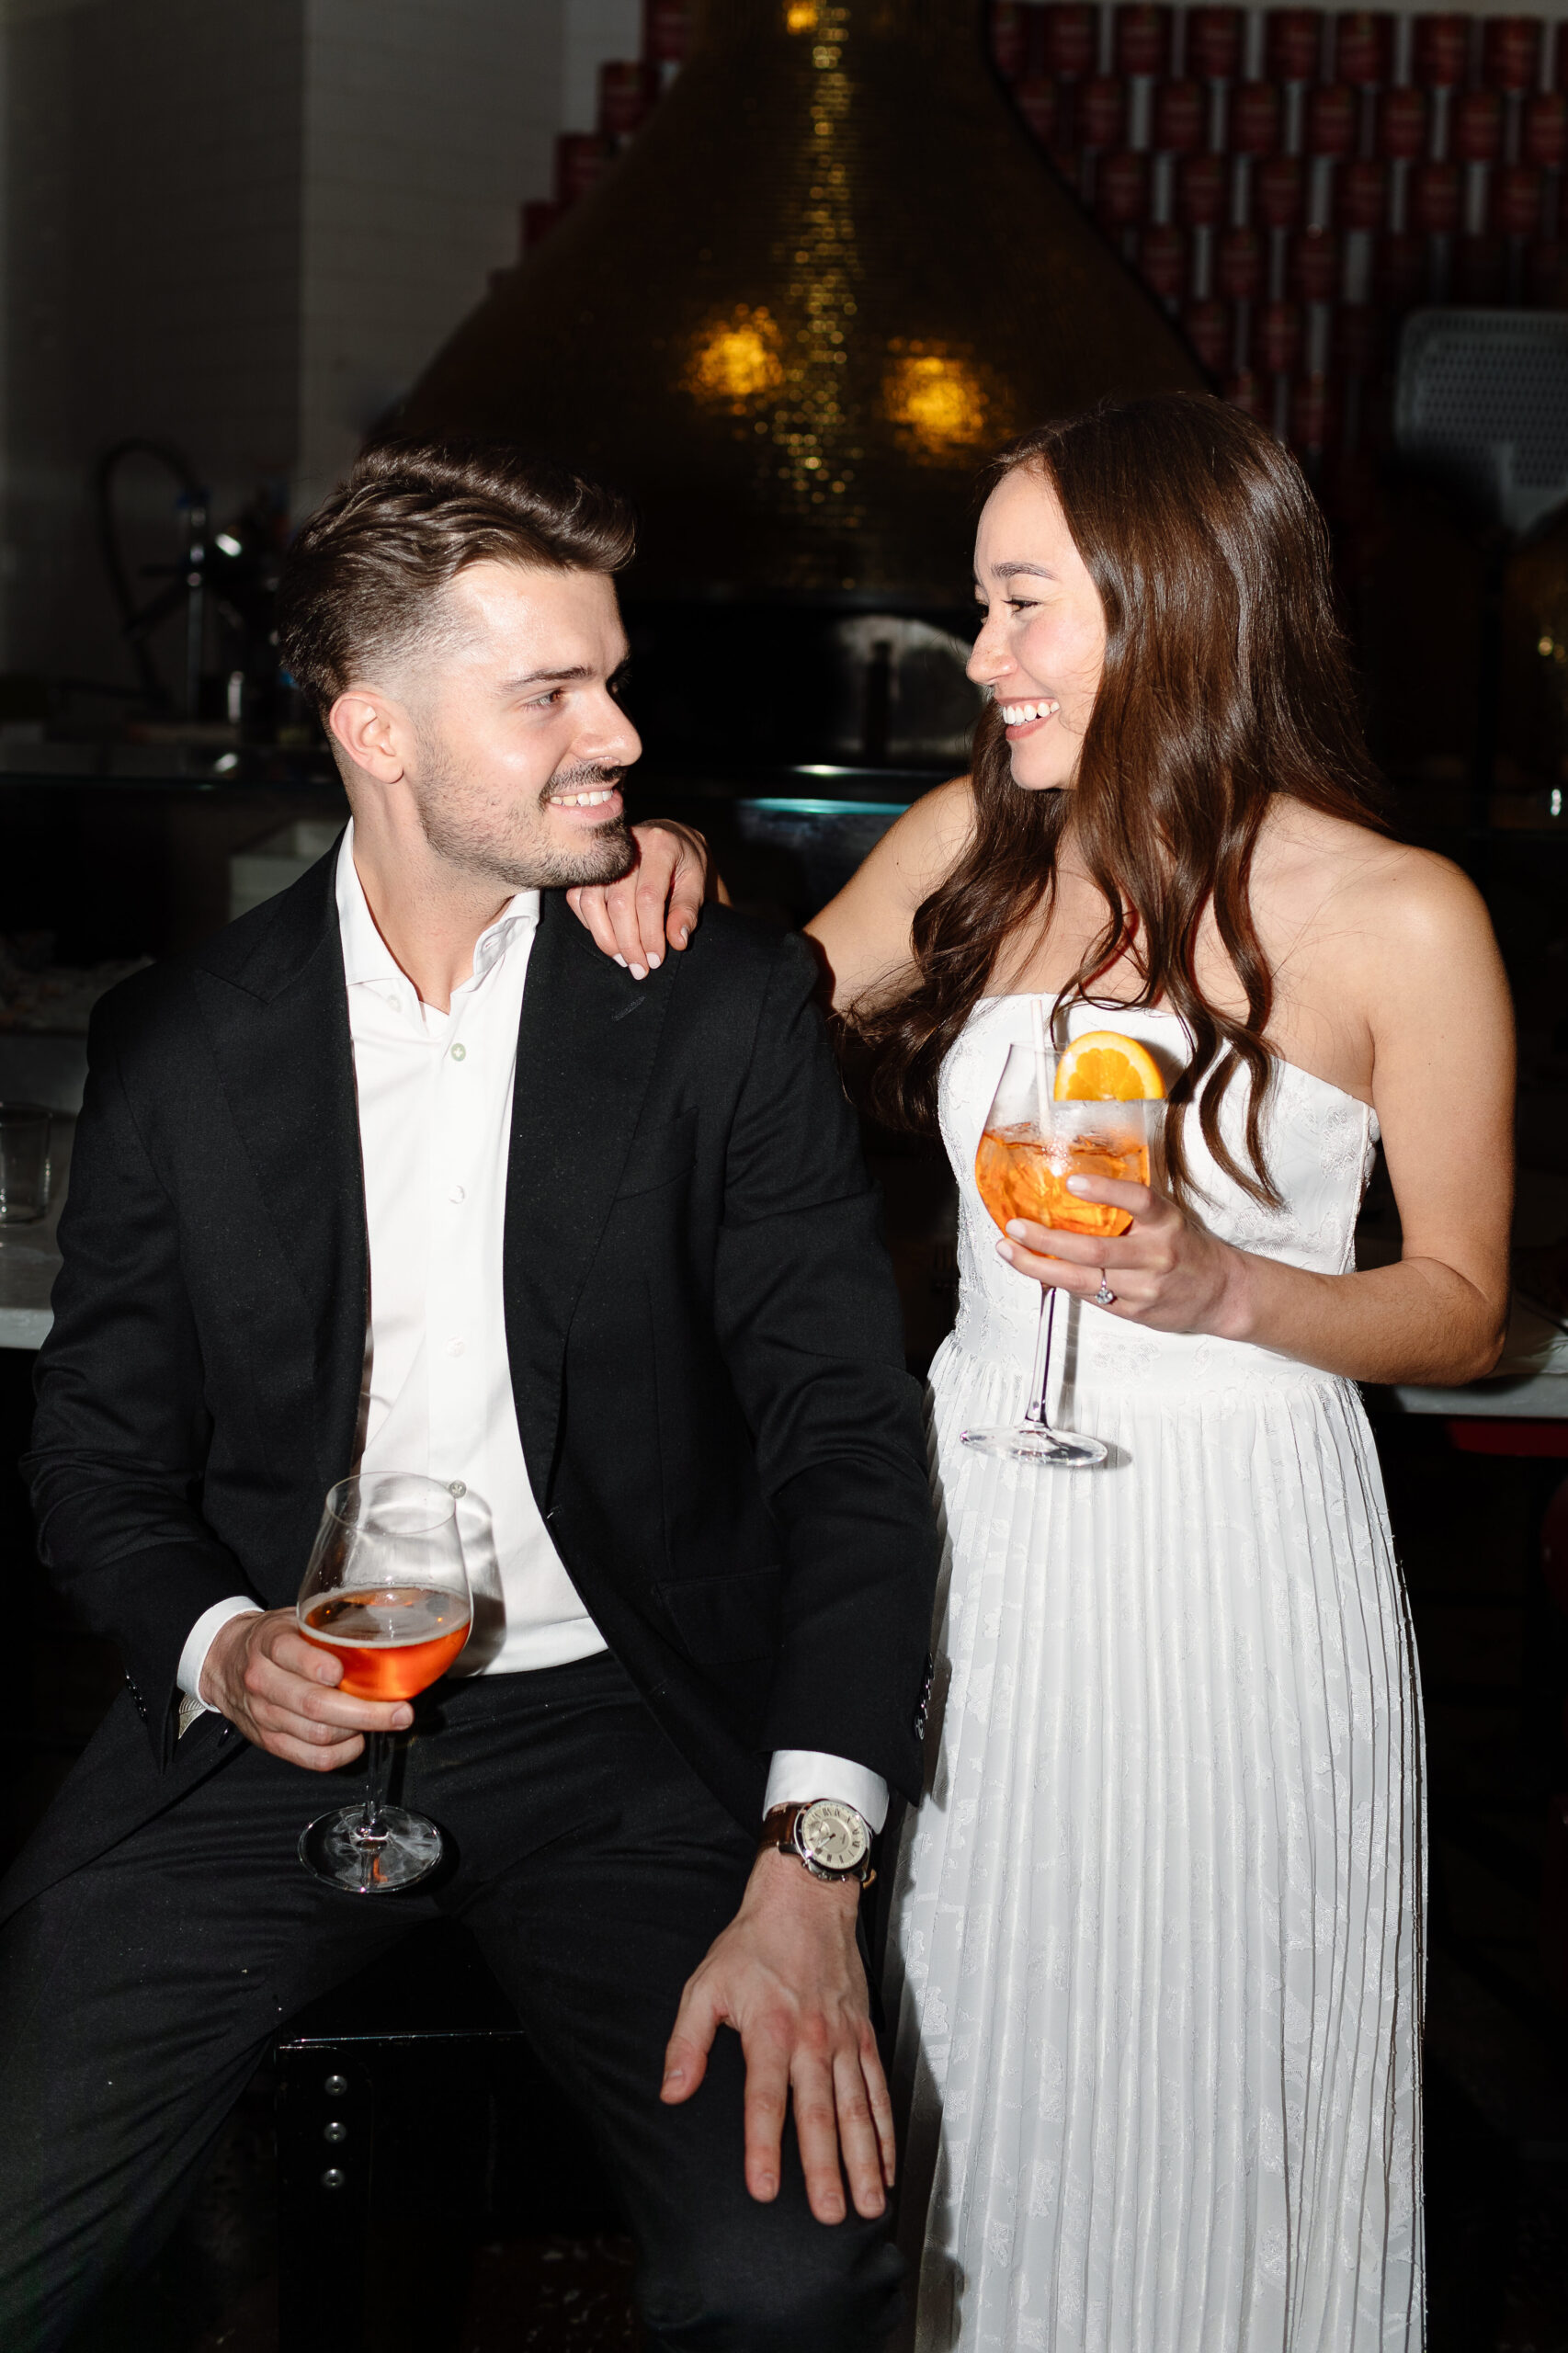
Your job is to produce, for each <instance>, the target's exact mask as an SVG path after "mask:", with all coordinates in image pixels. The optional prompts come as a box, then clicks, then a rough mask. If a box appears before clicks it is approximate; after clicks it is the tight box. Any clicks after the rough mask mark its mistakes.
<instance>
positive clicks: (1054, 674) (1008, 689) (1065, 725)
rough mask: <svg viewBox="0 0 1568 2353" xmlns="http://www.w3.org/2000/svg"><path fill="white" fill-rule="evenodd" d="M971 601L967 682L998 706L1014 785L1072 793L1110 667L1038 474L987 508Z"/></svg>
mask: <svg viewBox="0 0 1568 2353" xmlns="http://www.w3.org/2000/svg"><path fill="white" fill-rule="evenodd" d="M974 593H975V595H976V597H978V598H979V600H980V603H981V606H982V608H983V610H984V614H985V620H984V622H983V625H982V628H981V631H980V635H979V637H978V638H977V639H976V640H975V646H974V652H973V654H971V656H970V663H969V675H970V676H971V678H972V679H973V680H974V682H975V684H976V685H977V686H982V687H986V688H989V689H990V692H991V698H992V700H993V701H994V702H996V703H999V704H1000V705H1001V709H1002V714H1003V717H1004V718H1005V720H1006V722H1007V741H1008V743H1009V745H1011V746H1012V754H1013V781H1014V782H1015V784H1020V785H1022V786H1023V788H1024V790H1025V791H1027V792H1051V791H1055V790H1059V789H1060V788H1061V787H1062V786H1063V785H1071V784H1074V783H1075V782H1076V780H1077V774H1078V755H1079V753H1080V752H1081V751H1082V749H1083V745H1084V731H1085V728H1086V727H1087V725H1088V723H1089V713H1090V712H1091V711H1092V710H1093V709H1094V707H1095V697H1096V694H1097V692H1098V691H1099V683H1100V672H1101V669H1102V668H1103V666H1104V664H1105V643H1106V631H1105V614H1104V612H1103V610H1102V609H1101V606H1100V600H1099V593H1098V591H1097V590H1096V586H1095V584H1094V582H1093V581H1092V580H1091V579H1090V577H1089V574H1088V571H1087V568H1086V567H1085V563H1084V559H1083V557H1082V556H1081V555H1080V554H1079V553H1078V551H1077V549H1076V548H1075V547H1074V544H1073V536H1072V533H1071V532H1070V531H1069V530H1068V529H1067V522H1066V518H1065V517H1064V516H1063V514H1062V508H1061V506H1059V504H1058V503H1057V497H1056V493H1055V492H1054V491H1053V490H1052V489H1051V486H1050V484H1049V483H1047V482H1046V480H1045V478H1044V476H1043V475H1041V474H1040V473H1039V472H1036V471H1035V470H1034V468H1032V467H1029V466H1018V467H1016V468H1015V469H1014V471H1013V472H1011V473H1010V474H1008V475H1007V476H1006V478H1005V480H1003V481H1002V482H1000V483H997V485H996V488H995V489H994V491H993V492H992V494H991V495H990V497H989V498H988V499H987V500H986V502H985V506H984V510H983V513H982V515H981V517H980V533H979V537H978V538H977V540H975V547H974Z"/></svg>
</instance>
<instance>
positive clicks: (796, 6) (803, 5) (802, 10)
mask: <svg viewBox="0 0 1568 2353" xmlns="http://www.w3.org/2000/svg"><path fill="white" fill-rule="evenodd" d="M816 28H817V9H816V0H789V5H788V6H787V7H786V8H785V11H784V29H785V31H786V32H787V33H814V32H815V30H816Z"/></svg>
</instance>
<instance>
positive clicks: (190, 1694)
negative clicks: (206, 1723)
mask: <svg viewBox="0 0 1568 2353" xmlns="http://www.w3.org/2000/svg"><path fill="white" fill-rule="evenodd" d="M249 1616H255V1617H257V1618H259V1617H260V1616H261V1606H260V1604H259V1603H258V1602H255V1601H253V1600H252V1599H251V1597H250V1596H249V1594H248V1593H236V1594H234V1595H233V1596H232V1597H231V1598H230V1599H229V1600H227V1601H215V1602H214V1603H213V1604H212V1607H211V1608H210V1609H204V1610H203V1611H202V1613H201V1615H200V1617H199V1619H198V1620H197V1621H196V1623H195V1625H194V1626H193V1627H192V1628H191V1630H190V1631H189V1633H188V1634H187V1636H186V1638H185V1648H184V1650H183V1651H181V1653H180V1654H179V1665H178V1666H177V1667H176V1669H175V1681H176V1683H177V1684H178V1685H179V1688H180V1689H181V1690H182V1691H183V1692H184V1693H185V1696H186V1699H187V1700H188V1701H190V1702H191V1703H192V1706H191V1709H190V1712H191V1713H193V1714H194V1713H195V1712H196V1711H197V1710H199V1711H201V1713H202V1714H204V1715H210V1714H211V1713H212V1710H211V1709H210V1708H209V1707H208V1705H207V1702H206V1700H205V1699H203V1698H202V1696H201V1670H202V1668H203V1667H204V1666H205V1665H206V1664H207V1654H208V1652H209V1651H210V1649H211V1647H212V1637H213V1635H214V1634H215V1633H216V1632H217V1631H218V1629H219V1627H220V1626H226V1625H227V1624H228V1622H229V1620H230V1619H231V1618H244V1617H249ZM186 1714H187V1710H186V1709H185V1708H183V1707H182V1708H181V1710H180V1715H181V1717H182V1719H183V1718H184V1717H185V1716H186ZM184 1729H185V1724H184V1722H182V1723H181V1725H180V1730H181V1731H182V1732H183V1731H184Z"/></svg>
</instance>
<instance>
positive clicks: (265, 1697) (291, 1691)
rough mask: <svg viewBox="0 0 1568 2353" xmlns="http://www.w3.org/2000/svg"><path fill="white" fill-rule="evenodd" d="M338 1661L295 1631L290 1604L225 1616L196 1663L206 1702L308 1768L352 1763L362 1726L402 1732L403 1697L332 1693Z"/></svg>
mask: <svg viewBox="0 0 1568 2353" xmlns="http://www.w3.org/2000/svg"><path fill="white" fill-rule="evenodd" d="M342 1679H343V1662H342V1660H341V1659H339V1658H336V1657H335V1656H334V1654H333V1653H332V1652H331V1651H329V1650H324V1648H323V1647H322V1645H321V1644H320V1643H312V1642H310V1641H308V1640H307V1639H306V1637H305V1636H304V1635H303V1634H301V1631H300V1628H299V1622H298V1620H296V1618H295V1616H294V1613H293V1611H292V1610H291V1609H268V1610H265V1611H260V1612H256V1613H253V1614H252V1615H250V1616H248V1617H244V1618H231V1619H230V1620H229V1621H228V1623H227V1624H226V1625H223V1626H220V1627H219V1629H218V1631H217V1632H216V1633H215V1634H214V1635H213V1637H212V1646H211V1648H210V1650H209V1652H208V1654H207V1657H206V1660H205V1662H204V1664H203V1665H202V1669H201V1697H202V1699H205V1701H206V1702H207V1705H208V1706H209V1707H210V1708H216V1709H217V1710H218V1711H219V1712H220V1714H222V1715H225V1716H227V1717H228V1719H229V1722H231V1723H232V1724H233V1725H235V1726H236V1727H237V1728H238V1730H239V1731H241V1732H243V1733H244V1736H245V1738H246V1739H247V1740H249V1741H254V1742H255V1744H256V1747H257V1748H265V1749H267V1751H268V1753H269V1754H270V1755H271V1756H281V1757H283V1758H284V1759H285V1760H286V1761H287V1762H288V1763H289V1764H290V1765H302V1766H304V1768H306V1770H307V1772H312V1773H331V1772H335V1770H336V1768H337V1767H338V1766H339V1765H352V1764H353V1762H354V1759H355V1758H356V1757H357V1756H358V1755H359V1754H360V1752H361V1751H362V1749H363V1748H364V1745H365V1741H364V1734H365V1733H368V1732H403V1731H405V1730H406V1728H407V1727H408V1725H410V1724H411V1723H412V1722H414V1711H413V1709H412V1708H411V1707H410V1706H409V1705H408V1703H407V1701H406V1700H404V1699H350V1697H349V1695H348V1694H347V1691H339V1690H338V1689H337V1688H336V1687H337V1685H338V1684H339V1683H340V1682H341V1681H342Z"/></svg>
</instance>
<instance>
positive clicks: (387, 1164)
mask: <svg viewBox="0 0 1568 2353" xmlns="http://www.w3.org/2000/svg"><path fill="white" fill-rule="evenodd" d="M337 914H338V923H339V926H340V930H341V934H342V939H343V967H344V975H345V979H346V981H347V990H348V1027H349V1033H350V1036H351V1038H352V1040H353V1048H354V1081H355V1088H356V1092H357V1095H358V1108H359V1140H360V1150H361V1157H362V1160H363V1164H364V1170H365V1222H366V1229H367V1234H368V1240H369V1264H370V1284H369V1290H370V1313H369V1332H368V1334H367V1338H366V1348H365V1377H364V1387H363V1391H362V1393H361V1405H360V1429H361V1432H362V1440H361V1448H362V1450H361V1454H360V1460H359V1462H358V1469H359V1470H361V1471H365V1472H375V1471H393V1470H396V1471H419V1472H424V1473H425V1474H426V1476H427V1477H429V1478H432V1479H438V1480H440V1482H441V1483H442V1484H443V1485H444V1486H448V1487H449V1488H450V1489H451V1491H452V1493H453V1495H456V1496H457V1497H458V1499H459V1502H458V1510H459V1521H460V1529H461V1532H462V1540H463V1552H464V1558H465V1560H466V1561H467V1563H468V1569H469V1575H470V1579H471V1581H472V1585H473V1588H474V1593H475V1599H476V1609H475V1627H474V1638H473V1640H472V1641H471V1643H470V1645H469V1649H468V1651H467V1652H466V1653H465V1654H464V1656H463V1659H462V1660H461V1661H460V1665H459V1667H458V1668H457V1669H456V1670H454V1671H455V1672H460V1673H461V1672H467V1673H470V1674H475V1673H477V1674H483V1675H515V1674H519V1673H524V1672H527V1671H528V1670H530V1669H532V1668H534V1667H540V1666H558V1665H563V1664H565V1663H566V1662H567V1661H568V1660H572V1659H581V1658H588V1657H591V1656H592V1655H593V1654H594V1653H595V1652H597V1651H602V1650H603V1649H604V1648H605V1641H604V1637H603V1635H602V1634H601V1633H600V1632H599V1630H598V1628H597V1625H596V1624H595V1622H594V1620H593V1619H592V1618H591V1617H590V1616H589V1615H588V1613H587V1611H586V1610H585V1608H584V1607H583V1603H582V1599H581V1597H580V1596H579V1594H578V1592H577V1589H576V1587H575V1586H574V1584H573V1583H572V1580H571V1578H570V1576H569V1575H568V1574H567V1572H566V1568H565V1565H564V1563H562V1559H561V1556H560V1554H559V1553H558V1552H557V1551H556V1549H555V1546H554V1544H553V1543H552V1542H551V1537H550V1533H549V1531H548V1529H546V1527H545V1525H544V1521H543V1519H542V1518H541V1516H540V1509H539V1505H538V1503H537V1501H536V1500H535V1497H534V1492H533V1488H532V1486H531V1484H530V1483H529V1480H528V1467H527V1465H526V1463H525V1462H524V1460H523V1448H522V1440H521V1438H520V1437H519V1436H518V1431H517V1410H516V1404H515V1402H514V1398H513V1392H512V1379H511V1369H510V1365H509V1362H508V1359H507V1353H506V1321H505V1313H504V1307H503V1290H502V1238H503V1233H504V1228H505V1222H506V1168H507V1159H508V1154H509V1150H510V1138H511V1121H512V1086H513V1079H514V1076H515V1073H516V1065H517V1027H518V1022H519V1020H520V1018H521V1014H522V1003H523V987H524V983H525V982H526V980H527V978H528V957H529V953H530V951H531V949H532V947H533V942H534V935H535V933H536V931H537V929H538V927H539V892H537V891H520V892H518V893H517V897H516V898H514V899H513V900H512V901H511V902H510V904H508V905H507V906H506V908H505V909H504V910H503V911H502V913H501V914H500V915H498V916H497V917H496V919H495V921H494V923H493V924H491V925H490V926H489V927H488V929H487V930H485V931H484V932H483V933H482V934H481V936H480V938H479V939H478V941H477V942H476V943H475V946H474V951H473V973H472V978H471V979H469V980H466V981H464V982H463V983H461V985H460V987H458V988H456V989H454V990H453V992H452V1001H451V1009H450V1011H449V1012H448V1013H440V1012H437V1010H436V1008H435V1007H434V1006H429V1005H426V1004H424V1003H422V1002H421V1000H420V997H419V995H418V992H417V991H416V990H415V987H414V984H413V983H412V982H411V981H410V980H409V979H408V977H407V975H406V974H405V973H404V972H402V971H401V970H400V968H399V967H398V965H397V963H396V962H395V961H394V960H393V958H392V953H391V951H390V949H388V947H387V945H386V942H385V941H384V940H383V939H382V938H381V934H380V932H379V931H378V930H377V929H376V926H375V923H374V920H373V918H372V916H371V915H370V910H369V905H368V904H367V903H366V899H365V893H364V890H363V888H362V887H361V884H360V881H359V877H358V871H357V870H356V868H355V864H354V828H353V825H352V824H350V825H349V827H348V830H347V834H346V835H345V836H344V841H343V847H342V850H341V852H340V853H339V857H338V861H337ZM255 1608H256V1604H255V1602H254V1601H252V1600H249V1599H248V1598H244V1597H239V1596H235V1597H233V1598H232V1599H230V1600H228V1601H223V1602H218V1603H216V1604H214V1606H213V1607H212V1608H210V1609H208V1610H205V1611H204V1612H203V1613H202V1615H201V1617H200V1618H199V1619H198V1620H197V1621H196V1624H195V1625H194V1626H193V1627H192V1628H191V1630H190V1633H189V1636H188V1637H187V1642H186V1645H185V1648H184V1650H183V1652H182V1653H181V1655H180V1662H179V1669H178V1682H179V1687H180V1689H181V1690H182V1691H183V1692H185V1693H186V1694H187V1699H189V1700H195V1701H196V1702H197V1705H198V1707H199V1705H200V1702H199V1684H200V1675H201V1668H202V1665H204V1663H205V1661H206V1656H207V1651H208V1647H209V1645H210V1643H211V1640H212V1637H213V1635H214V1634H215V1633H216V1632H217V1631H218V1629H219V1627H220V1626H222V1625H223V1624H224V1623H226V1622H227V1620H229V1619H230V1618H233V1617H237V1616H238V1615H240V1614H241V1612H242V1611H247V1610H254V1609H255ZM818 1797H837V1798H843V1799H845V1800H846V1802H848V1803H849V1804H851V1805H853V1806H855V1807H856V1808H857V1809H858V1811H859V1812H860V1813H863V1814H864V1815H865V1817H866V1819H867V1821H868V1822H869V1823H870V1824H871V1826H872V1827H873V1829H880V1828H881V1824H882V1822H883V1820H884V1819H885V1817H886V1813H887V1805H888V1792H887V1785H886V1783H885V1782H884V1781H882V1780H881V1778H880V1776H878V1775H877V1774H874V1773H870V1772H868V1771H867V1770H866V1768H864V1767H863V1766H858V1765H855V1764H852V1763H851V1762H850V1761H849V1760H848V1759H846V1758H844V1757H833V1756H819V1755H818V1754H816V1753H815V1752H814V1751H809V1750H799V1749H790V1750H780V1751H778V1753H777V1754H776V1755H775V1756H774V1758H773V1764H772V1769H771V1771H770V1773H769V1776H768V1783H767V1800H766V1802H767V1804H768V1805H769V1806H772V1805H779V1804H784V1803H787V1802H790V1801H792V1800H795V1799H801V1798H818Z"/></svg>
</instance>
